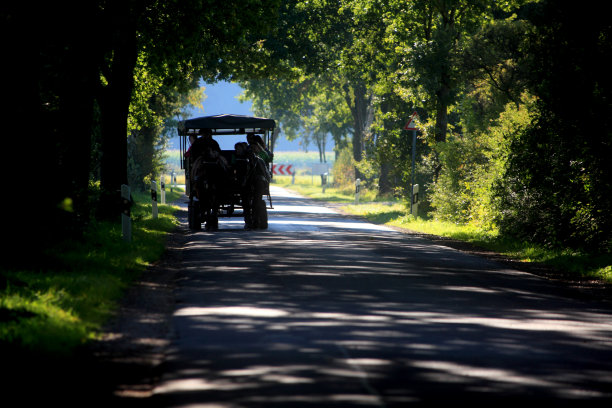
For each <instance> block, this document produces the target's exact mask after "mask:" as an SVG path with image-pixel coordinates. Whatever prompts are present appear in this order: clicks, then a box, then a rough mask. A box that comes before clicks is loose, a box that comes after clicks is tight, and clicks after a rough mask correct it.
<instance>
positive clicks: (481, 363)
mask: <svg viewBox="0 0 612 408" xmlns="http://www.w3.org/2000/svg"><path fill="white" fill-rule="evenodd" d="M272 196H273V200H274V201H273V204H274V210H270V211H269V217H270V221H269V229H268V230H266V231H245V230H243V228H242V227H243V222H242V220H241V219H239V218H231V219H221V221H220V230H219V231H216V232H205V231H202V232H195V233H191V234H190V236H189V237H188V240H187V243H186V245H185V246H184V247H183V248H182V249H181V259H182V261H181V262H182V265H181V267H180V271H181V272H180V276H179V280H178V286H177V289H176V302H177V303H176V307H175V312H174V314H173V318H172V325H173V336H172V342H171V346H170V348H169V350H168V353H167V358H166V361H165V362H164V363H163V365H162V368H163V370H162V375H161V378H160V381H159V384H158V385H157V387H156V388H155V391H154V395H153V396H152V397H151V398H150V400H151V402H152V405H150V406H160V407H196V406H197V407H217V408H230V407H231V408H241V407H266V408H275V407H292V408H295V407H297V408H300V407H317V408H319V407H405V406H440V405H447V404H449V403H450V404H453V405H455V404H457V403H459V404H460V405H463V404H466V406H468V405H467V404H470V405H472V406H477V405H487V406H491V405H492V404H494V405H496V406H500V405H504V404H505V403H512V404H513V405H514V406H516V404H526V403H527V404H529V405H532V404H533V403H542V402H543V403H545V404H546V405H545V406H551V407H552V406H581V407H583V406H596V405H597V406H598V405H601V406H603V405H607V404H608V403H609V402H610V401H611V399H610V397H611V396H612V308H611V307H610V305H609V304H608V303H604V302H600V301H597V300H588V299H586V300H585V299H581V298H580V297H577V296H572V294H573V292H572V290H569V289H566V288H563V287H560V286H559V285H557V284H554V283H552V282H550V281H548V280H546V279H544V278H540V277H537V276H534V275H530V274H528V273H524V272H519V271H516V270H512V269H509V267H508V266H505V265H502V264H498V263H495V262H493V261H489V260H486V259H484V258H479V257H477V256H473V255H469V254H466V253H463V252H460V251H457V250H453V249H450V248H448V247H444V246H440V245H435V244H433V243H431V242H430V241H427V240H425V239H421V238H418V237H415V236H413V235H410V234H406V233H402V232H398V231H394V230H392V229H389V228H386V227H384V226H378V225H373V224H369V223H365V222H362V221H357V220H355V219H354V218H351V217H347V216H344V215H342V214H339V213H337V212H335V211H333V210H331V209H329V208H326V207H323V206H320V205H317V204H313V202H312V201H309V200H307V199H304V198H301V197H299V196H297V195H294V194H292V193H289V192H287V191H284V190H282V189H279V188H273V191H272Z"/></svg>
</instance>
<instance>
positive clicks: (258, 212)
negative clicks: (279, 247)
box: [253, 200, 268, 229]
mask: <svg viewBox="0 0 612 408" xmlns="http://www.w3.org/2000/svg"><path fill="white" fill-rule="evenodd" d="M254 207H255V208H253V212H254V215H255V223H254V224H255V228H257V229H268V209H267V208H266V202H265V201H264V200H259V201H257V202H255V203H254Z"/></svg>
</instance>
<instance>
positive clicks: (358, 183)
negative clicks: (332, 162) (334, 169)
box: [355, 179, 361, 204]
mask: <svg viewBox="0 0 612 408" xmlns="http://www.w3.org/2000/svg"><path fill="white" fill-rule="evenodd" d="M360 192H361V179H356V180H355V204H359V193H360Z"/></svg>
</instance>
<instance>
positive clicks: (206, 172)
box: [178, 115, 275, 230]
mask: <svg viewBox="0 0 612 408" xmlns="http://www.w3.org/2000/svg"><path fill="white" fill-rule="evenodd" d="M274 128H275V122H274V120H272V119H265V118H258V117H249V116H241V115H216V116H205V117H200V118H194V119H189V120H185V121H182V122H180V123H179V126H178V133H179V136H180V141H181V167H182V168H183V169H184V170H185V184H186V186H185V187H186V194H187V195H188V196H189V207H188V211H189V213H188V218H189V228H190V229H192V230H200V229H201V228H202V224H203V223H205V227H206V229H207V230H215V229H217V228H218V218H219V217H220V216H226V217H231V216H242V217H244V220H245V228H247V229H266V228H267V227H268V212H267V208H268V206H267V204H266V201H265V199H264V197H265V196H267V198H268V202H269V205H270V207H269V208H272V198H271V196H270V178H271V171H270V170H271V161H272V157H271V156H272V155H271V153H270V150H271V149H270V147H271V143H272V141H271V138H272V134H271V133H272V132H273V131H274ZM228 135H238V136H239V135H244V136H245V138H246V141H244V140H243V141H238V142H237V143H235V145H234V149H221V148H220V147H219V143H218V142H217V140H215V137H225V136H228ZM233 139H235V138H233ZM236 209H241V210H242V211H241V212H236V211H235V210H236Z"/></svg>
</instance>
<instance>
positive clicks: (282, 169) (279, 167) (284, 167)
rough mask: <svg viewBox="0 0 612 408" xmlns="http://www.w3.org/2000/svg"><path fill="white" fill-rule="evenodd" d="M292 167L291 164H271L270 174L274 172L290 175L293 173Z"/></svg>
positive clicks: (278, 174)
mask: <svg viewBox="0 0 612 408" xmlns="http://www.w3.org/2000/svg"><path fill="white" fill-rule="evenodd" d="M292 168H293V165H292V164H273V165H272V174H276V175H277V176H290V175H291V174H293V170H292Z"/></svg>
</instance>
